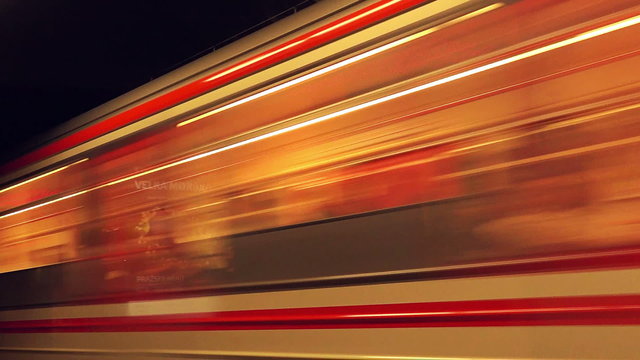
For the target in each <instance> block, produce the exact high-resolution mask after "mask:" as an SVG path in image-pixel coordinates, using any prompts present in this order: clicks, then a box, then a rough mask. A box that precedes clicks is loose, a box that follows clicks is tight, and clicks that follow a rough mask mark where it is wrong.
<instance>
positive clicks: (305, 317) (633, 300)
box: [0, 295, 640, 333]
mask: <svg viewBox="0 0 640 360" xmlns="http://www.w3.org/2000/svg"><path fill="white" fill-rule="evenodd" d="M639 324H640V295H615V296H588V297H562V298H528V299H505V300H477V301H454V302H432V303H410V304H387V305H364V306H338V307H315V308H295V309H274V310H248V311H225V312H217V313H216V312H213V313H194V314H177V315H149V316H129V317H101V318H78V319H52V320H30V321H11V322H0V332H3V333H33V332H130V331H207V330H272V329H357V328H407V327H469V326H472V327H478V326H550V325H556V326H557V325H639Z"/></svg>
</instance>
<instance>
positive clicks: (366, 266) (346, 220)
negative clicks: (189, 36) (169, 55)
mask: <svg viewBox="0 0 640 360" xmlns="http://www.w3.org/2000/svg"><path fill="white" fill-rule="evenodd" d="M639 40H640V5H639V4H638V2H637V0H615V1H613V0H606V1H605V0H587V1H585V0H564V1H558V0H521V1H511V0H508V1H491V0H435V1H421V0H369V1H356V0H335V1H329V0H327V1H321V2H318V3H316V4H314V5H312V6H310V7H308V8H306V9H304V10H302V11H300V12H298V13H297V14H295V15H292V16H290V17H287V18H285V19H283V20H281V21H280V22H278V23H275V24H273V25H271V26H269V27H267V28H265V29H263V30H261V31H259V32H257V33H254V34H252V35H250V36H248V37H247V38H244V39H242V40H240V41H238V42H236V43H233V44H231V45H229V46H227V47H225V48H222V49H220V50H218V51H216V52H214V53H212V54H210V55H207V56H205V57H203V58H201V59H199V60H197V61H195V62H194V63H192V64H189V65H187V66H185V67H183V68H181V69H178V70H176V71H174V72H172V73H170V74H168V75H166V76H164V77H162V78H159V79H157V80H155V81H153V82H151V83H149V84H148V85H145V86H143V87H141V88H139V89H136V90H134V91H132V92H131V93H129V94H126V95H124V96H122V97H120V98H118V99H115V100H114V101H112V102H109V103H107V104H105V105H104V106H101V107H99V108H97V109H95V110H93V111H90V112H88V113H86V114H84V115H82V116H80V117H78V118H76V119H74V120H72V121H70V122H69V123H68V124H66V125H65V126H64V127H62V128H61V129H59V130H58V131H57V132H56V133H54V134H53V135H52V138H51V141H50V142H49V143H47V144H46V145H44V146H42V147H41V148H39V149H37V150H34V151H33V152H32V153H29V154H27V155H25V156H23V157H22V158H18V159H16V160H15V161H13V162H11V163H9V164H5V165H4V166H3V167H2V170H3V171H4V175H3V176H2V178H1V179H0V182H2V183H3V184H4V185H3V186H2V188H1V189H0V272H1V274H0V289H1V290H2V293H1V295H0V334H1V335H0V358H2V359H12V360H14V359H65V360H67V359H113V358H119V359H167V358H170V359H266V358H268V359H445V358H446V359H453V358H456V359H457V358H465V359H467V358H482V359H532V358H544V359H623V358H624V359H638V358H640V344H639V343H638V338H640V326H639V325H640V281H639V279H640V91H639V90H640V41H639Z"/></svg>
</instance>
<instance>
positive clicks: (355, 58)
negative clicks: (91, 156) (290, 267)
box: [176, 3, 504, 127]
mask: <svg viewBox="0 0 640 360" xmlns="http://www.w3.org/2000/svg"><path fill="white" fill-rule="evenodd" d="M503 5H504V4H502V3H496V4H492V5H489V6H485V7H483V8H481V9H479V10H476V11H473V12H471V13H468V14H465V15H463V16H460V17H457V18H455V19H453V20H450V21H447V22H445V23H443V24H440V25H436V26H434V27H431V28H428V29H425V30H423V31H420V32H417V33H415V34H412V35H409V36H406V37H403V38H401V39H398V40H395V41H393V42H390V43H388V44H385V45H382V46H380V47H377V48H375V49H371V50H369V51H365V52H363V53H362V54H359V55H356V56H353V57H350V58H348V59H345V60H342V61H339V62H337V63H335V64H332V65H329V66H327V67H324V68H322V69H318V70H316V71H313V72H310V73H308V74H306V75H303V76H301V77H298V78H295V79H292V80H289V81H286V82H284V83H282V84H280V85H276V86H274V87H272V88H269V89H266V90H262V91H260V92H257V93H255V94H253V95H250V96H247V97H245V98H242V99H239V100H236V101H233V102H230V103H228V104H226V105H223V106H221V107H218V108H215V109H213V110H210V111H207V112H205V113H203V114H200V115H197V116H195V117H192V118H191V119H188V120H185V121H182V122H180V123H178V124H177V125H176V127H181V126H184V125H188V124H191V123H194V122H196V121H199V120H202V119H204V118H206V117H209V116H211V115H214V114H217V113H220V112H222V111H225V110H229V109H231V108H234V107H236V106H238V105H242V104H246V103H248V102H250V101H253V100H257V99H259V98H261V97H264V96H267V95H270V94H273V93H275V92H278V91H280V90H284V89H286V88H289V87H291V86H294V85H297V84H300V83H303V82H305V81H308V80H311V79H314V78H316V77H318V76H321V75H324V74H326V73H329V72H331V71H334V70H337V69H340V68H343V67H345V66H347V65H351V64H353V63H355V62H358V61H360V60H364V59H366V58H369V57H371V56H373V55H377V54H380V53H382V52H385V51H387V50H391V49H393V48H395V47H398V46H400V45H403V44H406V43H408V42H411V41H413V40H417V39H419V38H422V37H424V36H426V35H429V34H431V33H434V32H436V31H438V30H441V29H444V28H447V27H449V26H451V25H454V24H457V23H459V22H462V21H464V20H468V19H470V18H472V17H475V16H478V15H481V14H484V13H486V12H489V11H491V10H495V9H497V8H499V7H501V6H503Z"/></svg>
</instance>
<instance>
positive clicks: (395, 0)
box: [205, 0, 400, 81]
mask: <svg viewBox="0 0 640 360" xmlns="http://www.w3.org/2000/svg"><path fill="white" fill-rule="evenodd" d="M398 2H400V0H392V1H389V2H387V3H385V4H382V5H380V6H378V7H375V8H373V9H371V10H369V11H367V12H364V13H362V14H360V15H359V16H356V17H353V18H350V19H347V20H346V21H342V22H340V23H338V24H335V25H334V26H332V27H329V28H327V29H325V30H324V31H320V32H318V33H316V34H314V35H313V36H312V37H317V36H320V35H322V34H326V33H327V32H329V31H332V30H335V29H338V28H341V27H343V26H345V25H348V24H350V23H352V22H354V21H356V20H357V19H360V18H362V17H364V16H367V15H371V14H372V13H376V12H378V11H381V10H384V9H385V8H387V7H389V6H391V5H394V4H395V3H398ZM312 37H309V38H307V39H301V40H298V41H296V42H293V43H291V44H288V45H286V46H284V47H281V48H276V49H273V50H271V51H269V52H266V53H264V54H262V55H260V56H257V57H254V58H251V59H249V60H247V61H245V62H242V63H240V64H238V65H236V66H233V67H231V68H229V69H227V70H225V71H222V72H220V73H217V74H215V75H212V76H211V77H209V78H208V79H206V80H205V81H213V80H216V79H218V78H221V77H223V76H225V75H228V74H230V73H232V72H234V71H237V70H240V69H242V68H246V67H248V66H250V65H253V64H255V63H257V62H259V61H261V60H263V59H265V58H268V57H271V56H273V55H276V54H278V53H281V52H283V51H285V50H288V49H290V48H292V47H294V46H298V45H299V44H301V43H304V42H305V41H307V40H308V39H310V38H312Z"/></svg>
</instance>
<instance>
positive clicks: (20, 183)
mask: <svg viewBox="0 0 640 360" xmlns="http://www.w3.org/2000/svg"><path fill="white" fill-rule="evenodd" d="M87 160H89V158H84V159H82V160H78V161H76V162H74V163H71V164H69V165H65V166H62V167H59V168H57V169H54V170H51V171H48V172H46V173H44V174H41V175H38V176H35V177H32V178H31V179H28V180H25V181H22V182H19V183H17V184H14V185H11V186H9V187H6V188H4V189H2V190H0V194H1V193H3V192H6V191H9V190H12V189H15V188H17V187H19V186H22V185H26V184H28V183H31V182H34V181H36V180H40V179H42V178H44V177H46V176H49V175H53V174H55V173H58V172H60V171H62V170H65V169H68V168H69V167H71V166H73V165H77V164H80V163H82V162H85V161H87Z"/></svg>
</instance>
